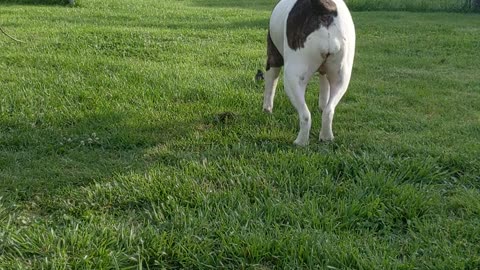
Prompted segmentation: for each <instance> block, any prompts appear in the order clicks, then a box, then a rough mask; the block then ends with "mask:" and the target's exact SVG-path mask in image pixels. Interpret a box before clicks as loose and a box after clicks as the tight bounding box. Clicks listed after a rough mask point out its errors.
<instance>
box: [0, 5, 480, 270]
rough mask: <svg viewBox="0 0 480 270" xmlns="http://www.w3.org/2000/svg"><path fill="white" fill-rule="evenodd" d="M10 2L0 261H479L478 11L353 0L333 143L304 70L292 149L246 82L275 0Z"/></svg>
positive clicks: (283, 125) (2, 12) (212, 264)
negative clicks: (303, 142) (348, 75)
mask: <svg viewBox="0 0 480 270" xmlns="http://www.w3.org/2000/svg"><path fill="white" fill-rule="evenodd" d="M13 2H14V1H11V0H7V1H2V3H0V25H1V26H3V27H4V28H5V30H6V31H8V32H9V33H10V34H11V35H13V36H15V37H17V38H19V39H22V40H25V41H27V43H25V44H20V43H15V42H13V41H12V40H9V39H8V38H7V37H6V36H3V35H2V36H0V269H163V268H166V269H171V268H191V269H208V268H233V269H242V268H247V269H273V268H279V269H296V268H298V269H300V268H301V269H305V268H319V269H478V268H480V110H479V109H480V82H479V76H480V73H479V71H480V38H479V37H480V24H479V21H480V15H479V14H458V13H408V12H354V13H353V17H354V21H355V23H356V27H357V55H356V61H355V65H354V71H353V72H354V73H353V78H352V81H351V85H350V88H349V91H348V92H347V94H346V96H345V97H344V99H343V100H342V102H341V103H340V105H339V106H338V108H337V111H336V115H335V120H334V132H335V135H336V139H335V142H333V143H320V142H318V141H317V140H316V138H318V133H319V130H320V114H319V113H318V111H317V109H316V104H317V96H318V81H317V80H316V79H314V80H313V81H312V82H311V83H310V85H309V88H308V98H307V99H308V104H309V107H310V109H311V111H312V115H313V128H312V133H313V134H311V142H310V146H308V147H306V148H296V147H294V146H293V144H292V142H293V140H294V138H295V136H296V135H297V130H298V119H297V114H296V112H295V111H294V109H293V107H292V106H291V105H290V102H289V100H288V99H287V97H286V95H285V94H284V92H283V90H282V89H283V85H281V84H280V85H279V91H278V94H277V98H276V100H275V108H274V113H273V115H266V114H264V113H263V112H262V109H261V108H262V96H263V85H262V84H261V83H255V82H254V80H253V77H254V75H255V73H256V71H257V69H263V68H264V63H265V37H266V29H267V24H268V17H269V15H270V12H271V9H272V8H273V5H274V3H275V2H276V1H275V0H251V1H247V0H243V1H234V0H224V1H219V0H162V1H156V0H102V1H94V0H81V1H79V6H78V7H75V8H68V7H63V6H56V5H37V4H28V1H26V2H22V3H23V4H15V3H13ZM37 2H38V1H37ZM18 3H19V2H18ZM25 3H27V4H25Z"/></svg>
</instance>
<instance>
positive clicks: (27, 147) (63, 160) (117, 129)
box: [0, 113, 195, 200]
mask: <svg viewBox="0 0 480 270" xmlns="http://www.w3.org/2000/svg"><path fill="white" fill-rule="evenodd" d="M193 125H195V121H192V122H182V121H164V120H161V119H159V120H158V123H148V124H146V123H142V122H140V121H135V120H133V119H131V118H129V117H128V115H126V114H125V115H123V114H119V113H109V114H90V115H88V116H85V117H82V118H74V117H72V118H68V117H66V118H64V119H61V120H60V123H48V122H47V121H46V120H42V119H40V118H39V119H37V120H35V121H33V122H30V121H25V122H20V121H18V120H16V121H15V120H12V121H9V120H8V118H7V119H6V118H3V119H0V127H1V128H0V134H1V135H2V136H1V137H0V138H1V139H0V149H1V150H0V169H1V170H0V179H2V181H1V182H0V196H2V195H5V196H15V197H16V199H18V200H23V199H25V200H28V199H29V198H30V197H31V196H32V194H47V193H54V190H55V189H58V188H64V187H67V186H84V185H88V184H90V183H91V182H93V181H96V180H101V179H105V178H109V177H111V176H113V175H118V174H127V173H130V172H143V171H144V170H146V169H147V168H148V167H149V166H150V165H151V164H152V163H159V162H165V163H166V164H169V163H170V162H171V161H170V160H162V159H153V158H149V157H148V155H146V153H147V152H148V150H149V149H152V148H155V147H161V146H162V145H166V144H169V143H171V142H172V141H175V140H177V139H179V138H180V137H184V136H188V134H189V133H190V132H191V130H192V126H193ZM23 196H26V197H25V198H23Z"/></svg>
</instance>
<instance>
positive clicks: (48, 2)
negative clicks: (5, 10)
mask: <svg viewBox="0 0 480 270" xmlns="http://www.w3.org/2000/svg"><path fill="white" fill-rule="evenodd" d="M68 4H69V1H68V0H2V1H1V2H0V5H39V6H52V5H53V6H59V5H62V6H64V5H68Z"/></svg>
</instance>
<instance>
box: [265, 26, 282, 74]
mask: <svg viewBox="0 0 480 270" xmlns="http://www.w3.org/2000/svg"><path fill="white" fill-rule="evenodd" d="M281 66H283V56H282V55H281V54H280V52H279V51H278V49H277V47H276V46H275V44H273V41H272V37H271V36H270V31H268V36H267V68H266V70H267V71H268V70H269V69H270V67H281Z"/></svg>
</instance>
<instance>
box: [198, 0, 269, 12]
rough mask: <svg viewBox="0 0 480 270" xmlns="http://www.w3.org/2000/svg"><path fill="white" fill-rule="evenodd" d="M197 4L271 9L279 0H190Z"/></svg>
mask: <svg viewBox="0 0 480 270" xmlns="http://www.w3.org/2000/svg"><path fill="white" fill-rule="evenodd" d="M190 2H191V3H192V4H193V5H195V6H200V7H214V8H243V9H254V10H271V9H273V7H274V6H275V5H276V4H277V2H278V1H277V0H255V1H252V0H237V1H225V0H190Z"/></svg>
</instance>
